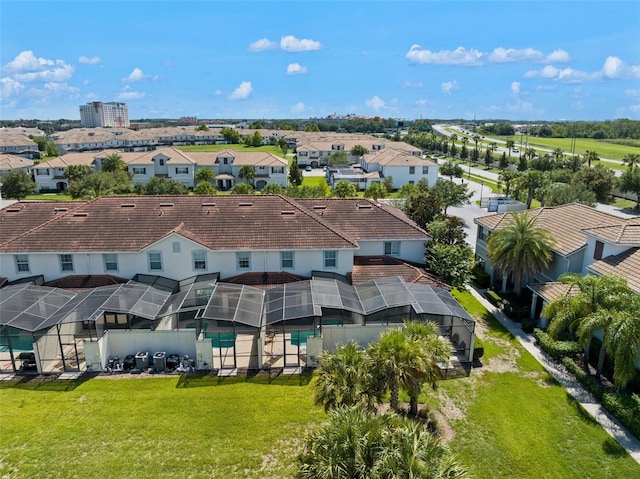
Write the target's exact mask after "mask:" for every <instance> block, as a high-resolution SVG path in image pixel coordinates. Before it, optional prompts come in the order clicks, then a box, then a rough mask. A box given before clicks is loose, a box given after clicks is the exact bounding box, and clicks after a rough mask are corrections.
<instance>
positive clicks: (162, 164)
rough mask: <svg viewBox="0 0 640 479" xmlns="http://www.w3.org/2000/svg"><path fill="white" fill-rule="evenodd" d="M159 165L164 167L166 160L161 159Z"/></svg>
mask: <svg viewBox="0 0 640 479" xmlns="http://www.w3.org/2000/svg"><path fill="white" fill-rule="evenodd" d="M158 164H159V165H160V166H164V159H162V158H160V159H159V160H158Z"/></svg>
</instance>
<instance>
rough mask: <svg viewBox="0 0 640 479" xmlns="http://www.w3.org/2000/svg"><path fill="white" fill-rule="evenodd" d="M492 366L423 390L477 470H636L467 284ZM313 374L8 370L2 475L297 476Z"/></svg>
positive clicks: (609, 473)
mask: <svg viewBox="0 0 640 479" xmlns="http://www.w3.org/2000/svg"><path fill="white" fill-rule="evenodd" d="M454 295H455V296H456V298H457V299H458V300H459V301H460V302H461V303H462V304H463V305H464V306H465V307H466V308H467V309H468V310H469V312H470V313H471V314H472V316H474V318H476V319H477V320H478V322H479V324H478V329H477V330H482V331H483V332H481V333H480V334H481V335H482V337H483V342H484V345H485V357H484V358H483V367H481V368H477V369H474V370H473V372H472V374H471V376H470V377H469V378H463V379H455V380H448V381H443V382H441V383H440V387H439V389H438V390H437V391H435V392H431V391H430V392H428V395H425V397H424V398H423V400H425V401H427V402H428V403H429V404H431V405H432V406H434V407H437V408H438V409H440V410H441V411H442V412H443V414H444V415H445V416H447V417H448V421H449V423H450V424H451V425H452V426H453V428H454V431H455V437H454V438H453V440H452V442H451V443H450V444H451V448H452V450H453V451H455V452H456V453H457V455H458V457H459V459H460V460H461V461H462V462H463V463H464V464H466V465H467V467H468V468H469V469H470V470H471V472H472V473H473V474H474V477H476V478H479V479H480V478H482V479H484V478H505V479H506V478H509V479H519V478H522V479H530V478H548V479H551V478H557V479H572V478H575V479H586V478H593V479H596V478H597V479H601V478H622V477H638V476H639V474H640V466H639V465H638V463H636V462H635V461H634V460H633V459H632V458H631V457H629V456H628V455H627V454H626V452H624V450H623V449H622V448H621V447H620V446H619V445H617V443H616V442H614V441H613V440H612V439H611V438H610V437H609V436H608V435H607V434H606V433H605V432H604V430H603V429H602V428H601V427H600V426H598V425H597V424H595V423H594V422H593V421H592V420H591V419H589V417H588V416H586V414H585V413H584V412H583V411H582V410H581V409H580V408H579V407H578V405H577V404H576V403H575V402H574V401H573V400H572V399H570V397H569V396H568V395H567V393H566V392H565V390H564V389H563V388H562V387H560V386H559V385H558V384H557V383H555V381H554V380H553V379H552V378H551V377H550V376H549V375H548V374H547V373H546V372H544V370H543V369H542V367H541V366H540V365H539V364H538V363H537V362H536V361H535V360H534V359H533V357H532V356H531V355H530V354H528V353H527V352H526V351H525V350H524V349H523V348H522V347H521V346H520V345H519V344H518V342H517V341H516V340H515V339H514V338H513V337H512V336H511V335H510V334H509V333H508V331H506V330H505V329H504V328H503V327H501V326H500V324H499V323H498V322H497V321H496V320H495V318H493V316H491V315H489V314H488V313H487V311H486V310H485V309H484V308H483V307H482V306H481V305H480V304H479V303H478V302H477V301H476V300H475V299H474V298H473V297H472V296H471V295H470V294H469V293H460V292H457V291H456V292H454ZM308 379H309V378H308V377H302V378H300V377H298V376H293V377H290V378H278V379H276V380H274V381H272V383H271V384H268V383H267V381H266V379H265V378H253V379H250V380H249V381H246V380H245V379H243V378H233V379H231V378H230V379H224V380H219V379H218V378H216V377H210V376H204V377H198V376H182V377H167V378H149V379H141V378H136V377H134V378H132V379H101V378H95V379H90V380H88V381H85V382H80V381H78V382H64V381H55V382H47V383H20V384H18V385H16V384H15V383H8V382H2V383H0V425H1V426H0V444H1V445H2V447H1V448H0V477H8V478H47V479H49V478H67V477H105V478H106V477H108V478H110V479H115V478H131V477H135V478H169V477H171V478H173V477H180V478H200V477H202V478H204V477H207V478H211V477H214V478H218V477H219V478H283V477H292V475H293V473H294V471H295V456H296V454H297V453H298V452H299V451H300V447H301V438H302V437H304V434H305V431H306V430H308V428H309V426H310V425H312V424H314V423H317V422H319V421H321V420H323V419H324V417H325V416H324V413H323V412H322V410H321V409H319V408H317V407H315V406H313V387H312V384H311V383H309V382H308Z"/></svg>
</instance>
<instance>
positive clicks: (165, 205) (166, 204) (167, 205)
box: [160, 203, 173, 208]
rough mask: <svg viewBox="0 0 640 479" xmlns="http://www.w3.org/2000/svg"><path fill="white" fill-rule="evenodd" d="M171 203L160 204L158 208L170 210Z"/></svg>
mask: <svg viewBox="0 0 640 479" xmlns="http://www.w3.org/2000/svg"><path fill="white" fill-rule="evenodd" d="M172 206H173V203H160V208H171V207H172Z"/></svg>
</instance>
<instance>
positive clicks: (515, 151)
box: [511, 148, 520, 153]
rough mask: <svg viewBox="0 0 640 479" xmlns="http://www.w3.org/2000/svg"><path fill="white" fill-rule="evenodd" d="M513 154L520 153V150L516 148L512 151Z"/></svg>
mask: <svg viewBox="0 0 640 479" xmlns="http://www.w3.org/2000/svg"><path fill="white" fill-rule="evenodd" d="M511 152H512V153H520V150H519V149H518V148H514V149H513V150H511Z"/></svg>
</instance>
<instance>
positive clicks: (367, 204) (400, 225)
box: [296, 198, 429, 241]
mask: <svg viewBox="0 0 640 479" xmlns="http://www.w3.org/2000/svg"><path fill="white" fill-rule="evenodd" d="M296 201H297V202H298V203H299V204H301V205H302V206H304V207H305V208H306V209H307V210H308V211H311V212H312V213H313V214H315V215H316V216H319V217H321V218H322V219H323V220H324V221H326V222H327V223H328V224H329V225H331V226H332V227H333V228H336V229H338V230H340V231H344V233H345V234H347V235H348V236H350V237H352V238H355V239H357V240H383V239H422V240H425V241H426V240H427V239H429V234H428V233H427V232H426V231H424V230H423V229H422V228H420V227H419V226H418V225H417V224H415V223H414V222H413V221H411V220H410V219H409V218H407V217H406V216H405V215H404V214H403V213H402V212H401V211H400V210H397V209H395V208H393V207H390V206H388V205H382V204H380V203H378V202H375V201H372V200H369V199H366V198H314V199H300V200H296Z"/></svg>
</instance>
